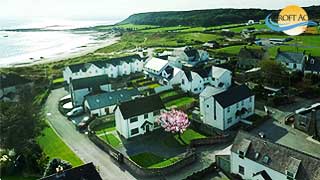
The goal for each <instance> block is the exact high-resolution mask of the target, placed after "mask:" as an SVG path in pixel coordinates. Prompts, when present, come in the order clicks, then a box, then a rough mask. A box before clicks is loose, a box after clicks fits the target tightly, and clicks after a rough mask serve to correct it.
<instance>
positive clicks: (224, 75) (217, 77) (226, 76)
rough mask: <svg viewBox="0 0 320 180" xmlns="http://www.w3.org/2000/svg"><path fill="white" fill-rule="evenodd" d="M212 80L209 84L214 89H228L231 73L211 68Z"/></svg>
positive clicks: (222, 69) (214, 67)
mask: <svg viewBox="0 0 320 180" xmlns="http://www.w3.org/2000/svg"><path fill="white" fill-rule="evenodd" d="M211 74H212V78H211V80H210V84H211V85H212V86H214V87H218V88H228V87H230V86H231V80H232V73H231V71H229V70H227V69H224V68H220V67H216V66H212V71H211Z"/></svg>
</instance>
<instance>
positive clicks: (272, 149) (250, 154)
mask: <svg viewBox="0 0 320 180" xmlns="http://www.w3.org/2000/svg"><path fill="white" fill-rule="evenodd" d="M243 139H247V140H249V141H251V143H250V146H249V148H248V151H247V153H246V155H245V157H246V158H248V159H250V160H252V161H255V162H257V163H259V164H262V165H264V166H266V167H269V168H271V169H273V170H275V171H277V172H280V173H282V174H286V170H295V169H297V174H296V179H306V180H319V179H320V158H317V157H313V156H310V155H307V154H305V153H303V152H299V151H297V150H295V149H291V148H289V147H286V146H282V145H280V144H276V143H272V142H270V141H268V140H266V139H262V138H259V137H257V136H254V135H251V134H249V133H247V132H243V131H239V133H238V135H237V136H236V138H235V140H234V143H233V145H232V148H231V151H232V152H234V153H238V149H239V147H240V146H241V142H242V140H243ZM256 153H259V154H260V156H259V157H258V158H256V157H255V155H256ZM265 155H267V156H268V157H269V158H270V159H269V161H268V163H264V162H263V157H264V156H265ZM299 162H300V163H299ZM298 164H299V165H298ZM293 173H294V172H293Z"/></svg>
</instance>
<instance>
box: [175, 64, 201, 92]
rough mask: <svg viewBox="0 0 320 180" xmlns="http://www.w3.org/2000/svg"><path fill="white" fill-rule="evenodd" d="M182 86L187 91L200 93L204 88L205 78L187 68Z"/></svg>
mask: <svg viewBox="0 0 320 180" xmlns="http://www.w3.org/2000/svg"><path fill="white" fill-rule="evenodd" d="M180 87H181V89H182V90H183V91H185V92H191V93H193V94H199V93H201V92H202V91H203V90H204V80H203V78H202V77H201V76H200V75H199V74H198V73H195V72H193V71H188V70H185V71H184V75H183V76H182V78H181V81H180Z"/></svg>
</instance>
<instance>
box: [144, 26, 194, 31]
mask: <svg viewBox="0 0 320 180" xmlns="http://www.w3.org/2000/svg"><path fill="white" fill-rule="evenodd" d="M188 28H189V27H186V26H173V27H159V28H153V29H147V30H142V32H146V33H150V32H168V31H177V30H181V29H188Z"/></svg>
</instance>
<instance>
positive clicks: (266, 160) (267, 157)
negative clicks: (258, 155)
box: [262, 155, 270, 164]
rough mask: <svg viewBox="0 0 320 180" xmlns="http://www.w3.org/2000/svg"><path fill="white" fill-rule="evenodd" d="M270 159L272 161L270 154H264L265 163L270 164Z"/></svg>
mask: <svg viewBox="0 0 320 180" xmlns="http://www.w3.org/2000/svg"><path fill="white" fill-rule="evenodd" d="M269 161H270V157H269V156H268V155H264V156H263V159H262V162H263V163H265V164H268V163H269Z"/></svg>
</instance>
